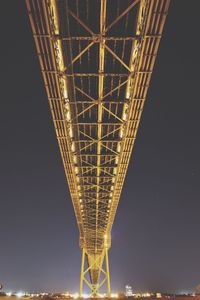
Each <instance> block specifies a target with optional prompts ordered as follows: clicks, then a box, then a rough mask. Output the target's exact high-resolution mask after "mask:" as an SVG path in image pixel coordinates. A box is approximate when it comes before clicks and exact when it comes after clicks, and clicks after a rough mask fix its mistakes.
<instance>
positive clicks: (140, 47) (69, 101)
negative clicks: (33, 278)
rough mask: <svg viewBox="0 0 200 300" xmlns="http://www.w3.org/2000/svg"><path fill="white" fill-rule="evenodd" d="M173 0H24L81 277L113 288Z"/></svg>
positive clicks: (94, 288)
mask: <svg viewBox="0 0 200 300" xmlns="http://www.w3.org/2000/svg"><path fill="white" fill-rule="evenodd" d="M169 2H170V0H57V1H56V0H43V1H41V0H26V6H27V11H28V15H29V18H30V23H31V28H32V32H33V37H34V40H35V45H36V51H37V54H38V58H39V62H40V66H41V71H42V75H43V79H44V86H45V89H46V93H47V97H48V101H49V106H50V110H51V114H52V119H53V123H54V126H55V132H56V136H57V140H58V145H59V148H60V153H61V156H62V161H63V166H64V170H65V174H66V178H67V182H68V186H69V190H70V194H71V198H72V203H73V206H74V211H75V215H76V219H77V223H78V228H79V232H80V247H81V249H82V262H81V272H80V274H81V275H80V297H81V296H82V293H83V285H84V284H85V285H86V286H88V287H89V289H90V290H91V295H92V296H93V297H97V296H98V294H99V291H100V288H101V287H102V286H103V285H105V286H106V288H107V295H108V297H109V296H110V294H111V287H110V273H109V259H108V250H109V248H110V246H111V229H112V225H113V221H114V218H115V215H116V210H117V207H118V203H119V200H120V194H121V191H122V187H123V183H124V180H125V176H126V173H127V168H128V164H129V160H130V156H131V153H132V149H133V146H134V143H135V139H136V134H137V130H138V126H139V123H140V119H141V115H142V111H143V107H144V103H145V99H146V96H147V91H148V87H149V84H150V79H151V75H152V71H153V67H154V63H155V59H156V55H157V51H158V47H159V43H160V40H161V36H162V31H163V27H164V24H165V20H166V16H167V12H168V7H169Z"/></svg>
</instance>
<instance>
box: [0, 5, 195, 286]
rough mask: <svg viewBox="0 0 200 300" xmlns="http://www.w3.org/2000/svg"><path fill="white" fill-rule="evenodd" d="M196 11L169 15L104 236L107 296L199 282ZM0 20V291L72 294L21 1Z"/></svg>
mask: <svg viewBox="0 0 200 300" xmlns="http://www.w3.org/2000/svg"><path fill="white" fill-rule="evenodd" d="M199 4H200V2H199V1H198V0H193V1H191V3H190V4H189V1H186V0H176V1H172V3H171V7H170V9H169V15H168V18H167V22H166V25H165V28H164V35H163V38H162V41H161V45H160V48H159V53H158V57H157V61H156V65H155V68H154V73H153V76H152V80H151V85H150V88H149V92H148V97H147V102H146V105H145V109H144V113H143V116H142V121H141V124H140V128H139V131H138V136H137V140H136V144H135V148H134V151H133V155H132V160H131V162H130V166H129V171H128V175H127V178H126V182H125V185H124V189H123V194H122V197H121V201H120V205H119V208H118V212H117V216H116V219H115V223H114V226H113V231H112V248H111V250H110V270H111V283H112V288H113V290H118V291H119V290H124V286H125V284H130V285H132V286H133V290H137V291H138V290H143V291H149V290H150V291H168V292H183V291H193V290H194V288H195V286H196V285H197V284H198V283H200V238H199V237H200V139H199V129H200V118H199V115H200V98H199V86H200V82H199V67H200V63H199V53H200V43H199V8H200V5H199ZM0 15H1V16H0V24H1V25H0V31H1V47H0V67H1V68H0V76H1V79H0V80H1V88H0V89H1V91H0V97H1V108H0V137H1V147H0V154H1V155H0V212H1V214H0V282H1V283H3V284H4V288H5V289H6V290H15V291H17V290H25V291H45V290H48V291H66V290H71V291H77V290H78V288H79V272H80V258H81V257H80V255H81V251H80V249H79V235H78V230H77V225H76V220H75V216H74V212H73V208H72V203H71V199H70V195H69V191H68V187H67V182H66V179H65V175H64V169H63V166H62V161H61V156H60V153H59V149H58V145H57V141H56V136H55V133H54V128H53V123H52V121H51V116H50V110H49V106H48V102H47V97H46V94H45V90H44V86H43V81H42V76H41V72H40V67H39V62H38V57H37V55H36V50H35V44H34V41H33V37H32V32H31V28H30V24H29V20H28V16H27V14H26V9H25V3H24V1H23V0H18V1H16V0H15V1H13V0H4V1H3V0H2V1H1V9H0Z"/></svg>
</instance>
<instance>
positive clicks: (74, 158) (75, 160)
mask: <svg viewBox="0 0 200 300" xmlns="http://www.w3.org/2000/svg"><path fill="white" fill-rule="evenodd" d="M73 161H74V163H75V164H77V156H76V155H74V157H73ZM77 178H79V177H77Z"/></svg>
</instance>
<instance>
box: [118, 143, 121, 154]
mask: <svg viewBox="0 0 200 300" xmlns="http://www.w3.org/2000/svg"><path fill="white" fill-rule="evenodd" d="M120 151H121V144H120V143H118V144H117V152H118V153H120Z"/></svg>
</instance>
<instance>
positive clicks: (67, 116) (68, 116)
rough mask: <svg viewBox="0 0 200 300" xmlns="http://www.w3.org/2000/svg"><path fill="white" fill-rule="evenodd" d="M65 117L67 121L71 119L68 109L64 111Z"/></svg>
mask: <svg viewBox="0 0 200 300" xmlns="http://www.w3.org/2000/svg"><path fill="white" fill-rule="evenodd" d="M66 119H67V121H68V122H69V121H70V120H71V116H70V111H69V110H68V111H67V112H66Z"/></svg>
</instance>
